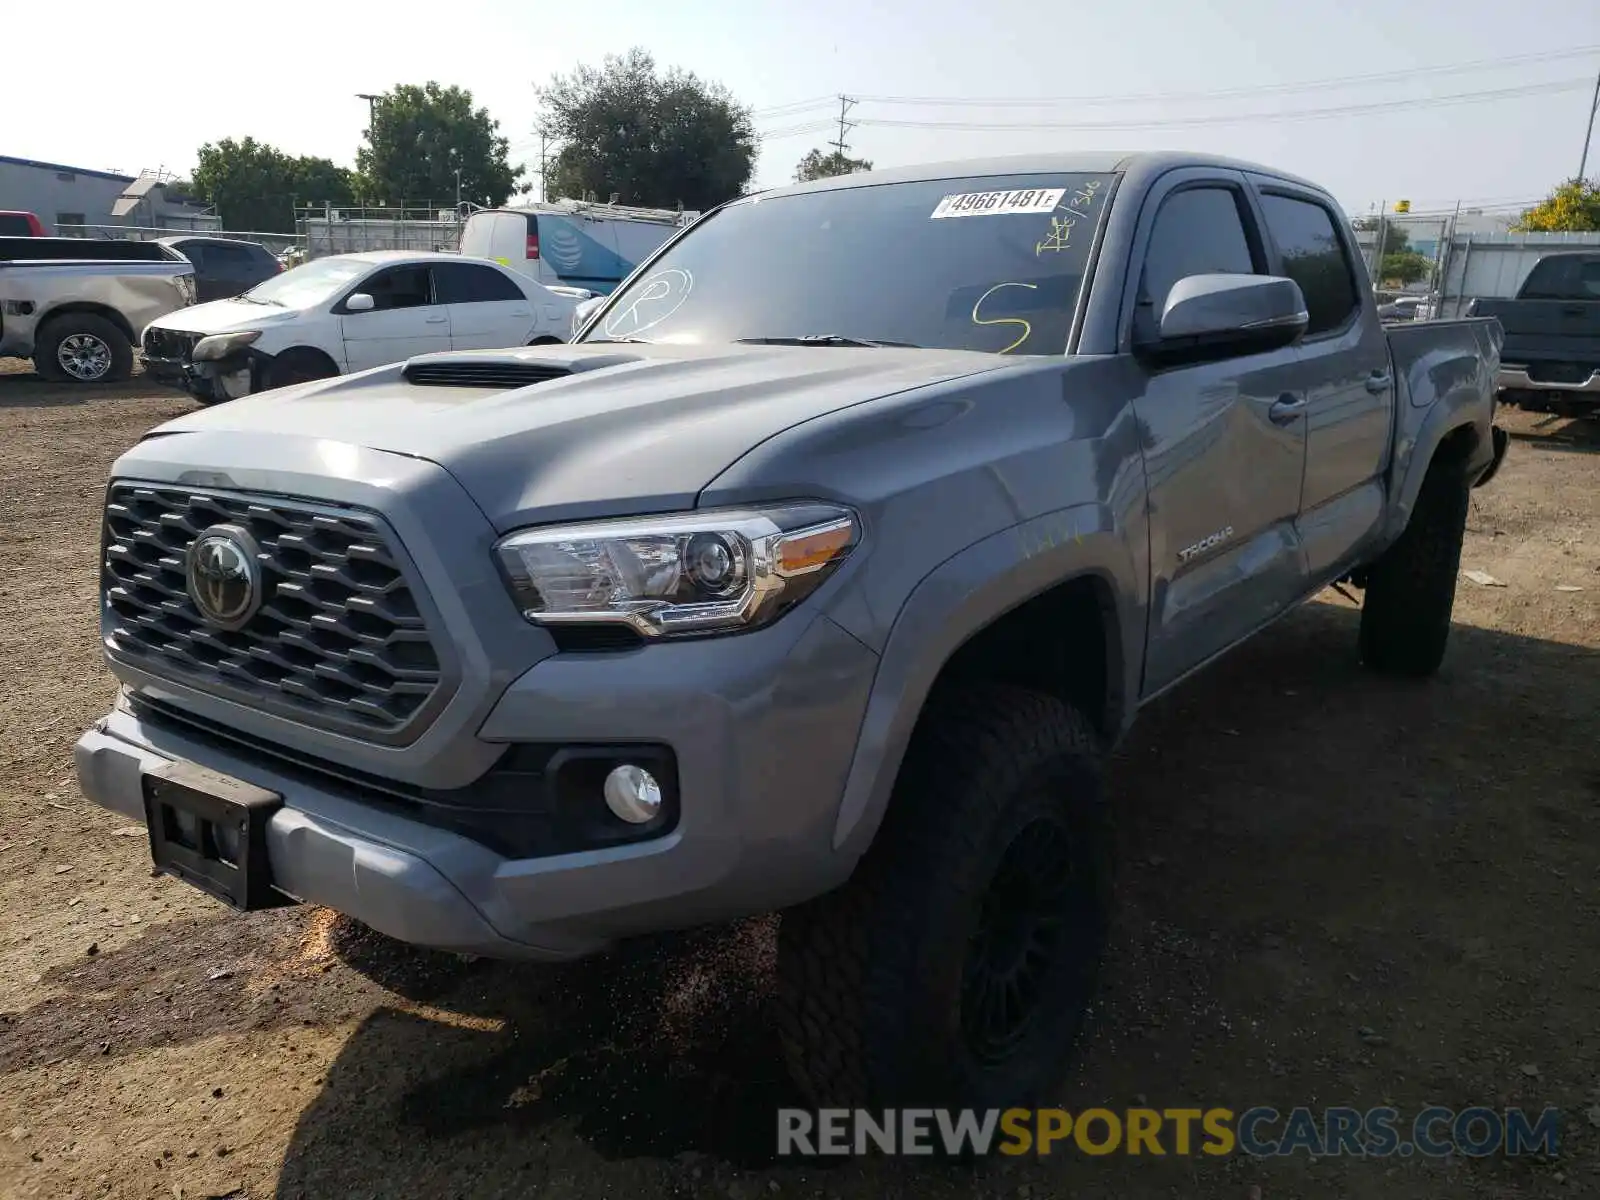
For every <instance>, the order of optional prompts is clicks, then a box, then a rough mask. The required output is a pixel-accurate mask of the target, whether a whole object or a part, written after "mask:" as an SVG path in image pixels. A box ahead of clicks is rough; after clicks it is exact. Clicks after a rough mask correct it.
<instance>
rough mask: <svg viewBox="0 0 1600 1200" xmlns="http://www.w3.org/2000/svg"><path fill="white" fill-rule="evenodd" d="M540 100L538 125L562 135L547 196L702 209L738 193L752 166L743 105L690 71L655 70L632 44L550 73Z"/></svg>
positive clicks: (751, 136)
mask: <svg viewBox="0 0 1600 1200" xmlns="http://www.w3.org/2000/svg"><path fill="white" fill-rule="evenodd" d="M539 98H540V100H541V102H542V103H543V106H544V122H543V130H544V132H545V133H546V134H548V135H550V136H552V137H554V138H556V139H557V140H558V141H560V142H562V143H564V144H563V145H562V147H561V150H560V151H559V152H558V153H557V154H556V156H555V158H554V160H553V161H552V162H551V164H550V169H549V173H548V175H547V176H546V180H545V192H546V194H547V195H548V196H550V197H551V198H554V197H557V196H571V197H575V198H578V199H583V198H586V197H589V196H593V197H594V198H596V199H600V200H609V199H610V198H611V196H612V195H613V194H615V195H616V197H617V199H618V200H619V201H620V202H622V203H624V204H644V205H655V206H658V207H661V208H671V207H673V206H674V205H678V204H682V205H683V206H684V207H685V208H691V209H707V208H711V207H713V206H714V205H717V204H720V203H722V202H723V201H724V200H731V199H732V198H733V197H735V196H737V195H739V194H740V192H741V191H742V190H743V189H744V187H745V185H746V184H747V183H749V181H750V176H751V173H752V172H753V171H754V169H755V160H756V134H755V126H754V124H753V123H752V121H751V117H750V110H749V109H748V108H746V107H745V106H743V105H741V104H738V103H736V102H735V101H734V99H733V97H732V95H731V94H730V93H729V92H728V90H727V89H726V88H724V87H723V86H721V85H720V84H716V83H709V82H707V81H705V80H702V79H700V78H699V77H698V76H696V75H695V74H693V73H692V72H689V71H682V70H679V69H677V68H673V69H671V70H669V71H666V72H665V73H660V72H658V71H657V70H656V63H655V59H654V58H652V57H651V56H650V54H649V53H648V52H647V51H645V50H642V49H640V48H638V47H635V48H634V49H632V50H630V51H628V53H627V54H625V55H621V56H618V55H608V56H607V57H606V59H605V62H604V65H603V66H601V67H599V68H595V67H590V66H586V65H580V66H579V67H578V68H577V70H575V71H574V72H573V73H572V74H570V75H553V76H551V79H550V82H549V84H548V85H546V86H544V87H541V88H539Z"/></svg>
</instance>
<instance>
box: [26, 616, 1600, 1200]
mask: <svg viewBox="0 0 1600 1200" xmlns="http://www.w3.org/2000/svg"><path fill="white" fill-rule="evenodd" d="M1356 619H1357V616H1356V613H1355V612H1354V611H1353V610H1351V609H1349V608H1347V607H1343V606H1342V605H1341V604H1339V603H1329V604H1316V605H1312V606H1310V607H1308V608H1307V609H1305V610H1303V611H1301V612H1299V613H1297V614H1295V615H1294V616H1292V617H1291V618H1289V619H1288V620H1286V621H1285V622H1283V623H1282V624H1281V625H1280V626H1278V627H1276V628H1274V629H1272V630H1270V631H1268V632H1267V633H1265V634H1263V635H1262V636H1261V637H1259V638H1257V639H1255V640H1253V641H1252V642H1251V643H1249V644H1247V645H1246V646H1244V647H1242V648H1241V649H1240V650H1239V651H1237V652H1236V653H1235V654H1233V655H1231V656H1230V657H1228V658H1227V659H1225V660H1223V661H1222V662H1221V663H1219V664H1217V665H1216V666H1215V667H1214V668H1212V669H1211V670H1209V671H1208V672H1206V673H1205V674H1204V675H1203V676H1201V677H1199V678H1197V679H1196V680H1194V681H1193V682H1191V683H1189V684H1187V685H1185V686H1184V687H1181V688H1179V689H1178V690H1177V691H1175V692H1174V693H1172V694H1171V695H1169V696H1167V697H1165V698H1164V699H1162V700H1161V701H1159V702H1158V703H1157V704H1155V705H1154V706H1152V708H1151V709H1150V710H1149V711H1148V712H1147V713H1146V714H1145V715H1144V716H1143V717H1142V718H1141V721H1140V724H1139V726H1138V729H1137V731H1136V733H1135V735H1134V736H1133V737H1132V738H1131V739H1130V740H1129V742H1128V743H1127V744H1126V745H1125V746H1123V747H1122V748H1121V749H1120V750H1119V752H1118V754H1117V757H1116V761H1115V762H1114V764H1113V768H1112V772H1111V789H1112V795H1113V796H1114V798H1115V799H1116V800H1117V802H1118V805H1119V814H1120V817H1119V819H1120V822H1121V828H1120V832H1119V839H1120V858H1121V862H1122V875H1121V878H1120V881H1119V885H1118V892H1119V897H1118V898H1119V914H1118V923H1117V928H1116V931H1115V934H1114V939H1113V947H1112V951H1111V953H1110V955H1109V958H1108V962H1107V969H1106V972H1105V977H1104V981H1103V984H1102V991H1101V995H1100V998H1099V1000H1098V1001H1097V1006H1096V1009H1097V1011H1096V1014H1095V1017H1094V1019H1093V1020H1091V1022H1090V1025H1089V1029H1088V1033H1087V1034H1086V1036H1085V1040H1084V1045H1083V1047H1082V1055H1081V1059H1080V1062H1079V1065H1078V1067H1077V1068H1076V1070H1075V1071H1074V1073H1073V1075H1072V1077H1071V1078H1069V1079H1068V1080H1065V1081H1063V1085H1062V1088H1061V1089H1060V1102H1061V1103H1062V1104H1063V1105H1065V1106H1067V1107H1069V1108H1073V1109H1081V1108H1083V1107H1085V1106H1088V1105H1091V1104H1094V1105H1107V1106H1110V1107H1112V1108H1125V1107H1128V1106H1131V1105H1140V1106H1143V1105H1145V1104H1149V1105H1151V1106H1154V1107H1157V1108H1161V1107H1171V1106H1184V1105H1195V1106H1202V1107H1209V1106H1214V1105H1223V1106H1226V1107H1229V1108H1232V1109H1234V1110H1235V1111H1242V1110H1243V1109H1244V1108H1247V1107H1250V1106H1252V1105H1255V1104H1271V1105H1274V1106H1275V1107H1278V1108H1279V1109H1280V1111H1286V1110H1287V1109H1289V1108H1292V1107H1294V1106H1295V1105H1298V1104H1315V1105H1318V1106H1322V1105H1332V1104H1344V1103H1350V1104H1355V1105H1358V1106H1361V1107H1367V1106H1370V1105H1374V1104H1378V1103H1392V1104H1394V1105H1395V1106H1397V1107H1399V1108H1400V1109H1401V1110H1402V1111H1407V1110H1409V1111H1413V1112H1414V1111H1417V1110H1420V1109H1421V1108H1422V1107H1424V1106H1425V1105H1427V1104H1433V1103H1438V1104H1445V1105H1451V1106H1454V1107H1457V1108H1464V1107H1467V1106H1469V1105H1472V1104H1483V1103H1487V1104H1490V1105H1512V1104H1518V1105H1524V1106H1528V1107H1532V1108H1535V1109H1536V1108H1538V1107H1540V1106H1542V1105H1545V1104H1554V1105H1557V1106H1558V1107H1561V1108H1563V1109H1564V1110H1566V1111H1570V1112H1582V1111H1584V1108H1585V1106H1586V1105H1588V1104H1593V1103H1596V1100H1595V1099H1589V1098H1587V1097H1588V1096H1589V1094H1590V1092H1591V1091H1593V1089H1594V1087H1595V1083H1596V1080H1600V1046H1597V1045H1596V1043H1595V1041H1594V1038H1593V1016H1594V1009H1593V995H1592V992H1591V991H1590V988H1591V987H1592V982H1593V979H1594V963H1595V961H1596V960H1597V957H1600V936H1597V935H1596V933H1595V930H1596V929H1600V909H1597V907H1596V895H1595V890H1594V881H1595V880H1596V879H1597V878H1600V752H1594V753H1587V754H1586V751H1585V750H1584V749H1582V748H1589V747H1593V746H1594V730H1593V715H1594V713H1595V712H1596V711H1600V661H1597V660H1600V655H1597V654H1595V653H1594V652H1592V651H1588V650H1585V649H1582V648H1579V647H1574V646H1570V645H1563V644H1558V643H1553V642H1548V641H1541V640H1537V639H1532V638H1525V637H1517V636H1512V635H1507V634H1502V633H1498V632H1491V631H1486V630H1480V629H1477V628H1473V627H1467V626H1460V625H1458V626H1457V627H1456V629H1455V631H1454V634H1453V638H1452V645H1451V651H1450V655H1449V658H1448V659H1447V661H1446V665H1445V668H1444V670H1443V672H1442V673H1441V675H1440V677H1439V678H1438V679H1436V680H1433V681H1430V682H1427V683H1401V682H1395V681H1392V680H1384V679H1380V678H1376V677H1374V676H1372V675H1370V674H1368V673H1366V672H1364V671H1363V670H1362V669H1361V668H1360V667H1359V666H1358V665H1357V664H1356V663H1355V661H1354V645H1355V625H1356ZM1556 748H1559V752H1555V749H1556ZM1574 748H1579V749H1576V750H1574ZM318 923H320V924H321V925H322V927H323V935H322V936H323V942H324V944H323V950H322V952H321V958H319V957H318V956H316V955H313V956H312V957H311V959H309V960H308V961H307V963H306V964H304V965H305V971H304V972H303V973H302V974H301V975H299V976H296V977H295V978H297V979H298V980H299V982H298V983H297V984H296V986H294V987H289V986H287V985H285V986H284V987H283V988H282V989H278V988H275V987H274V986H273V985H272V983H271V978H272V973H273V972H278V973H279V974H285V973H286V972H287V974H286V975H285V977H288V975H292V974H293V971H294V968H295V963H294V962H293V961H288V962H287V963H286V961H285V947H291V948H292V947H296V946H299V947H305V946H307V945H310V944H312V943H313V942H315V937H314V936H313V935H314V934H315V932H316V926H317V925H318ZM775 927H776V918H762V919H755V920H752V921H748V922H745V923H743V924H740V925H738V926H735V927H732V928H728V929H720V930H715V931H708V932H697V933H693V934H685V935H677V936H673V937H668V938H660V939H650V940H646V941H641V942H639V943H636V944H632V945H629V946H627V947H624V948H623V949H621V950H620V951H619V952H617V953H616V954H613V955H610V956H607V957H605V958H601V959H596V960H592V961H587V962H581V963H577V964H570V965H565V966H559V967H548V966H545V967H539V966H522V965H507V964H499V963H492V962H487V961H472V962H469V961H464V960H462V959H460V958H458V957H456V956H452V955H438V954H432V953H427V952H419V951H414V950H411V949H409V948H406V947H402V946H398V945H396V944H395V943H393V942H390V941H388V940H387V939H384V938H381V937H378V936H377V935H374V934H371V933H370V932H368V931H365V930H362V929H360V928H359V927H357V926H354V925H353V924H351V923H349V922H344V921H334V920H333V919H332V918H331V916H329V915H328V914H318V913H315V912H313V913H306V912H303V911H300V910H293V911H289V912H285V913H273V914H264V915H262V916H260V917H258V918H252V919H250V920H238V919H236V918H224V919H222V920H208V921H204V922H195V923H192V926H186V925H184V924H182V923H175V924H174V925H173V926H167V927H163V928H162V930H160V931H159V935H157V934H156V933H152V935H151V936H149V937H147V938H146V939H145V940H144V941H142V942H139V943H135V945H134V946H133V947H131V948H130V949H128V950H125V951H120V952H118V953H117V954H107V955H101V956H96V957H94V958H91V959H86V960H85V961H84V962H82V963H81V964H79V965H75V966H73V967H70V968H67V969H64V970H63V971H62V972H61V973H60V977H59V978H55V979H52V980H50V981H49V982H55V983H60V984H62V985H63V986H65V987H69V988H70V990H71V992H72V993H73V994H71V995H67V996H57V997H54V998H50V999H46V1000H44V1001H41V1002H40V1003H39V1004H37V1005H35V1006H33V1007H32V1008H29V1009H27V1010H24V1011H22V1012H19V1013H13V1014H7V1015H5V1016H4V1018H0V1075H3V1074H4V1073H6V1072H10V1071H15V1070H18V1069H21V1068H25V1067H28V1066H33V1065H37V1064H39V1063H44V1062H50V1061H54V1060H56V1059H58V1058H61V1057H65V1056H67V1055H79V1054H90V1055H92V1054H95V1053H97V1052H99V1053H106V1054H120V1053H125V1052H128V1051H132V1050H137V1049H139V1048H140V1047H143V1046H152V1045H162V1044H173V1043H184V1042H187V1041H190V1040H193V1039H198V1038H201V1037H205V1036H207V1035H209V1034H212V1033H215V1032H219V1031H222V1030H248V1029H251V1028H271V1027H275V1026H277V1025H281V1024H285V1023H288V1022H290V1021H303V1022H305V1023H308V1024H309V1023H312V1022H313V1021H315V1022H317V1023H325V1022H326V1023H332V1022H336V1021H343V1020H349V1019H357V1020H359V1025H358V1026H357V1028H356V1029H355V1032H354V1033H353V1034H352V1035H351V1036H350V1037H349V1038H348V1039H347V1040H346V1041H345V1042H344V1044H343V1046H342V1049H341V1050H340V1052H339V1054H338V1056H337V1058H336V1059H335V1061H334V1062H333V1063H332V1065H331V1067H330V1068H329V1069H328V1071H327V1072H326V1074H325V1076H324V1077H323V1081H322V1085H321V1087H320V1089H319V1091H318V1092H317V1094H316V1096H315V1098H314V1099H313V1100H312V1101H311V1102H310V1103H309V1104H308V1105H307V1106H306V1107H305V1108H304V1109H303V1111H301V1113H300V1115H299V1118H298V1121H297V1123H296V1125H295V1128H294V1132H293V1135H292V1138H291V1140H290V1143H289V1145H288V1148H287V1151H286V1153H285V1155H284V1160H283V1164H282V1167H281V1170H280V1171H279V1174H278V1178H277V1194H278V1195H279V1197H281V1198H283V1200H289V1198H292V1197H320V1196H346V1195H351V1196H354V1195H360V1196H367V1195H389V1194H401V1193H404V1194H407V1195H417V1196H423V1195H426V1196H433V1195H463V1196H474V1197H477V1196H499V1195H504V1196H513V1195H516V1196H521V1195H532V1194H550V1195H578V1196H590V1195H595V1196H598V1195H602V1194H610V1195H641V1196H643V1195H673V1196H687V1195H698V1194H708V1195H720V1196H734V1197H735V1200H739V1198H741V1197H742V1200H757V1197H758V1195H760V1194H761V1193H764V1192H765V1191H766V1190H767V1188H766V1187H765V1186H762V1185H761V1184H759V1183H758V1184H752V1183H751V1182H750V1180H749V1179H748V1177H742V1176H741V1175H740V1172H747V1171H757V1172H761V1173H763V1174H764V1175H765V1184H766V1185H778V1190H779V1191H781V1192H783V1193H784V1194H804V1195H816V1196H824V1195H831V1196H846V1197H849V1198H850V1200H855V1198H856V1197H866V1196H893V1195H899V1196H906V1197H916V1198H917V1200H924V1198H926V1197H950V1198H952V1200H953V1198H954V1197H957V1196H962V1197H965V1196H969V1195H972V1194H973V1193H974V1192H975V1191H979V1190H982V1191H984V1192H986V1193H989V1194H995V1195H1005V1196H1014V1195H1018V1194H1022V1195H1027V1194H1029V1193H1028V1192H1022V1191H1021V1188H1022V1187H1028V1188H1030V1189H1031V1194H1033V1195H1039V1196H1043V1195H1049V1194H1066V1193H1071V1194H1074V1195H1107V1196H1109V1195H1125V1194H1138V1195H1144V1194H1154V1195H1167V1194H1169V1189H1170V1190H1171V1192H1172V1194H1181V1195H1184V1196H1199V1195H1205V1196H1242V1195H1245V1194H1246V1193H1247V1190H1248V1187H1249V1186H1251V1185H1252V1184H1254V1183H1256V1182H1257V1181H1264V1182H1266V1183H1267V1184H1269V1185H1270V1186H1268V1187H1266V1188H1265V1190H1264V1195H1265V1196H1267V1197H1272V1196H1276V1195H1281V1194H1286V1193H1288V1192H1293V1193H1294V1194H1299V1195H1306V1196H1325V1195H1326V1196H1333V1195H1341V1194H1342V1195H1354V1194H1360V1195H1363V1196H1381V1197H1391V1196H1393V1197H1400V1196H1405V1197H1411V1196H1416V1195H1420V1194H1453V1195H1460V1194H1469V1193H1473V1194H1484V1195H1489V1194H1494V1195H1499V1194H1509V1191H1517V1192H1518V1193H1519V1194H1529V1191H1528V1189H1530V1188H1535V1189H1536V1190H1537V1188H1538V1187H1542V1186H1543V1184H1542V1183H1541V1180H1542V1178H1543V1177H1542V1176H1540V1175H1539V1174H1538V1172H1539V1171H1541V1170H1546V1169H1547V1164H1538V1163H1534V1162H1531V1161H1529V1160H1484V1161H1471V1162H1467V1161H1462V1160H1459V1159H1458V1160H1455V1161H1453V1162H1452V1163H1449V1164H1443V1165H1441V1164H1430V1163H1425V1162H1420V1161H1419V1162H1409V1163H1404V1164H1398V1165H1396V1166H1392V1167H1389V1168H1385V1167H1383V1166H1382V1165H1379V1164H1373V1163H1370V1162H1366V1163H1363V1162H1360V1161H1358V1160H1339V1159H1325V1160H1322V1161H1321V1162H1320V1163H1318V1164H1317V1165H1316V1168H1315V1170H1316V1174H1315V1176H1314V1177H1313V1176H1309V1175H1307V1174H1306V1173H1305V1172H1307V1171H1309V1170H1310V1168H1309V1167H1307V1166H1306V1165H1305V1163H1304V1160H1303V1159H1296V1160H1294V1161H1292V1162H1287V1161H1286V1162H1279V1163H1262V1162H1260V1161H1256V1160H1250V1159H1247V1158H1243V1157H1240V1156H1234V1157H1231V1158H1227V1159H1220V1160H1206V1159H1200V1158H1188V1159H1178V1158H1172V1157H1169V1158H1167V1159H1166V1160H1164V1161H1155V1160H1151V1159H1148V1158H1146V1159H1130V1158H1125V1157H1117V1158H1115V1159H1102V1158H1088V1157H1086V1156H1083V1155H1060V1156H1057V1157H1054V1158H1050V1159H1045V1160H1027V1161H1017V1162H1012V1161H1007V1162H1004V1163H999V1162H990V1163H988V1164H986V1165H984V1166H983V1167H982V1168H981V1170H980V1171H979V1172H978V1175H977V1176H976V1177H974V1176H971V1175H964V1174H962V1173H960V1172H957V1171H953V1170H943V1169H933V1168H930V1167H928V1166H927V1165H926V1164H919V1163H916V1162H915V1161H907V1160H900V1161H896V1162H887V1163H885V1162H848V1163H842V1164H839V1165H837V1166H831V1165H829V1164H826V1163H818V1162H815V1161H813V1162H808V1163H805V1164H800V1165H797V1164H795V1163H793V1162H788V1161H785V1162H781V1163H774V1159H773V1151H774V1130H775V1126H776V1119H775V1112H774V1110H775V1109H777V1108H778V1107H780V1106H784V1105H788V1104H792V1103H797V1100H796V1097H795V1095H794V1093H793V1092H792V1090H791V1087H790V1085H789V1083H788V1082H787V1079H786V1076H785V1073H784V1070H783V1067H782V1064H781V1060H780V1055H779V1052H778V1047H777V1045H776V1042H775V1037H774V1034H773V1031H772V1023H771V1021H770V1019H769V1012H768V1003H769V995H770V989H771V984H772V948H773V934H774V930H775ZM330 952H331V953H330ZM335 958H337V959H342V960H343V961H344V962H346V963H349V964H350V965H352V966H353V967H355V968H356V972H357V974H356V975H355V976H352V974H351V973H350V972H347V971H343V970H339V969H338V968H337V967H336V966H334V960H335ZM324 960H325V961H324ZM213 973H216V978H212V977H211V976H212V974H213ZM102 1042H104V1043H105V1047H104V1048H103V1049H98V1048H99V1047H100V1045H101V1043H102ZM1508 1045H1513V1046H1514V1047H1515V1049H1514V1051H1512V1050H1508V1049H1507V1046H1508ZM1527 1065H1536V1066H1537V1072H1536V1074H1532V1075H1530V1074H1529V1073H1528V1072H1527V1070H1526V1069H1525V1067H1526V1066H1527ZM1575 1125H1576V1126H1577V1128H1575V1129H1574V1131H1573V1132H1572V1133H1571V1134H1570V1135H1567V1134H1564V1135H1563V1136H1564V1137H1566V1138H1569V1139H1570V1140H1568V1141H1565V1142H1564V1149H1563V1153H1564V1154H1567V1155H1568V1156H1573V1155H1580V1156H1581V1155H1589V1156H1591V1157H1593V1156H1594V1154H1595V1144H1594V1143H1595V1140H1596V1139H1595V1138H1594V1136H1592V1135H1590V1134H1589V1133H1588V1132H1587V1131H1586V1130H1585V1129H1584V1128H1582V1127H1581V1126H1582V1123H1581V1122H1577V1123H1575ZM1586 1138H1587V1139H1588V1140H1587V1141H1586V1140H1585V1139H1586ZM1597 1165H1600V1164H1595V1163H1591V1164H1590V1166H1589V1167H1587V1168H1585V1170H1589V1171H1592V1170H1594V1169H1596V1167H1597ZM1568 1169H1569V1170H1576V1169H1578V1168H1577V1167H1575V1166H1569V1167H1568ZM1396 1171H1399V1172H1400V1174H1398V1175H1396V1176H1395V1177H1394V1178H1393V1179H1391V1178H1389V1176H1390V1175H1393V1174H1394V1172H1396ZM1430 1172H1431V1174H1430ZM1585 1177H1586V1178H1587V1175H1586V1176H1585ZM402 1185H403V1186H402ZM1436 1189H1443V1191H1436ZM1539 1194H1543V1192H1542V1191H1540V1193H1539ZM1551 1194H1557V1193H1551Z"/></svg>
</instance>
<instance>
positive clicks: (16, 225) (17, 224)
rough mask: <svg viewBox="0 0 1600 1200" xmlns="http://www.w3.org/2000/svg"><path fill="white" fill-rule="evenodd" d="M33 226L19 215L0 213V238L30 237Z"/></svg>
mask: <svg viewBox="0 0 1600 1200" xmlns="http://www.w3.org/2000/svg"><path fill="white" fill-rule="evenodd" d="M32 236H33V226H32V225H30V224H29V223H28V218H27V217H25V216H23V215H22V214H21V213H0V237H32Z"/></svg>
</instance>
